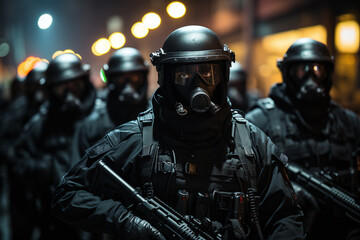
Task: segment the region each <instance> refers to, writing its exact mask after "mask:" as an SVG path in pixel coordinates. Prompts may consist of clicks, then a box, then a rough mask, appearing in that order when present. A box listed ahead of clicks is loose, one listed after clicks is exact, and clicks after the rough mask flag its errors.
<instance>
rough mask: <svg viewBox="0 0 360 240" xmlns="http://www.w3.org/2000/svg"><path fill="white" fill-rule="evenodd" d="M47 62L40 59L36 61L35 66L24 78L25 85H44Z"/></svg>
mask: <svg viewBox="0 0 360 240" xmlns="http://www.w3.org/2000/svg"><path fill="white" fill-rule="evenodd" d="M48 66H49V63H47V62H44V61H40V62H38V63H36V65H35V67H34V68H33V69H32V70H31V71H30V72H29V73H28V75H27V76H26V78H25V86H26V87H27V86H30V85H44V84H45V71H46V69H47V68H48Z"/></svg>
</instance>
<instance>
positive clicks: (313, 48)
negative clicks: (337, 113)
mask: <svg viewBox="0 0 360 240" xmlns="http://www.w3.org/2000/svg"><path fill="white" fill-rule="evenodd" d="M302 62H318V63H325V64H326V65H327V66H328V71H329V73H328V74H327V76H328V77H327V80H326V83H325V85H326V86H325V88H326V91H327V92H329V91H330V89H331V86H332V76H331V73H332V71H333V69H334V57H333V56H332V55H331V54H330V52H329V50H328V48H327V46H326V45H325V44H323V43H321V42H318V41H315V40H313V39H310V38H300V39H298V40H296V41H295V42H294V43H293V44H292V45H291V46H290V47H289V49H288V50H287V51H286V53H285V54H284V57H283V59H280V60H278V61H277V66H278V68H279V69H280V71H281V73H282V77H283V81H284V83H285V86H286V89H287V90H289V91H290V92H291V93H293V92H294V91H296V90H297V88H298V86H295V85H296V83H295V82H294V81H293V80H292V77H291V74H290V68H291V66H292V65H293V64H295V63H302Z"/></svg>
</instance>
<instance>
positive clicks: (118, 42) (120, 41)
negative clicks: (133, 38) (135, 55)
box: [109, 32, 126, 49]
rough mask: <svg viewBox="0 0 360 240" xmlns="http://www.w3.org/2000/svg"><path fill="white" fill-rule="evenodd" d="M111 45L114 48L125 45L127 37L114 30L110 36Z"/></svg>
mask: <svg viewBox="0 0 360 240" xmlns="http://www.w3.org/2000/svg"><path fill="white" fill-rule="evenodd" d="M109 41H110V45H111V47H112V48H114V49H119V48H121V47H123V46H124V45H125V42H126V39H125V36H124V34H122V33H120V32H114V33H112V34H111V35H110V36H109Z"/></svg>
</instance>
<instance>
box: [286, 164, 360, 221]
mask: <svg viewBox="0 0 360 240" xmlns="http://www.w3.org/2000/svg"><path fill="white" fill-rule="evenodd" d="M287 172H288V173H289V177H290V179H291V180H294V181H295V182H297V183H299V184H300V185H301V186H303V187H305V188H306V189H309V190H310V192H315V193H316V194H320V196H321V197H322V198H323V199H328V200H330V201H331V202H332V203H334V204H335V206H337V207H339V208H340V209H342V210H344V211H345V214H346V215H347V216H348V217H349V218H350V219H352V220H353V221H356V222H358V223H360V205H359V204H358V203H357V202H356V201H355V199H354V198H353V197H352V196H350V195H348V194H347V193H345V192H344V191H342V190H340V189H339V188H337V187H335V186H331V185H330V184H326V183H325V181H324V180H323V179H321V178H320V177H318V176H316V175H314V174H311V173H310V172H308V171H306V170H305V169H303V168H301V167H299V166H296V165H293V164H289V165H288V166H287Z"/></svg>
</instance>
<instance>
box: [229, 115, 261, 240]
mask: <svg viewBox="0 0 360 240" xmlns="http://www.w3.org/2000/svg"><path fill="white" fill-rule="evenodd" d="M232 121H233V124H232V126H233V129H232V135H233V136H232V137H233V139H234V140H235V147H236V150H237V153H238V157H239V159H240V165H238V166H237V168H236V171H235V173H236V176H237V178H238V181H239V183H240V185H241V179H243V181H244V183H243V184H244V187H245V189H247V195H248V199H249V203H250V204H249V205H250V216H251V221H252V222H253V225H254V228H255V230H256V232H257V234H258V238H259V239H261V240H262V239H264V235H263V233H262V229H261V226H260V222H259V219H258V214H259V213H258V208H259V207H258V201H257V199H256V198H257V196H255V194H256V193H257V184H256V182H257V174H256V164H255V154H254V150H253V148H252V142H251V139H250V131H249V128H248V126H247V124H246V123H247V120H246V119H245V118H243V116H242V115H241V114H239V113H238V112H236V111H234V112H233V119H232Z"/></svg>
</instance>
